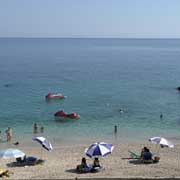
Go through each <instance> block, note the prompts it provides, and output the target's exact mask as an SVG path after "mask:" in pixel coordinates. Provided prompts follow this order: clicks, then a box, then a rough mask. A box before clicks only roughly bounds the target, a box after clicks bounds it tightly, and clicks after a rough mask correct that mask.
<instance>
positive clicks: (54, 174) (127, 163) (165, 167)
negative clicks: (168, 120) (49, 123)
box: [0, 143, 180, 179]
mask: <svg viewBox="0 0 180 180" xmlns="http://www.w3.org/2000/svg"><path fill="white" fill-rule="evenodd" d="M88 146H89V144H77V145H69V144H64V145H60V144H59V145H58V144H56V145H55V146H54V149H53V151H52V152H48V151H46V150H44V149H43V150H42V151H41V148H40V146H33V147H27V146H26V147H23V146H22V145H19V146H18V149H21V150H23V151H24V152H25V153H26V154H27V156H36V157H41V158H42V159H44V160H46V161H45V164H43V165H36V166H25V167H8V166H7V164H8V163H11V162H13V161H15V159H0V164H1V168H5V169H8V170H9V171H11V172H13V174H12V175H11V176H10V178H11V179H73V178H76V177H77V178H105V177H106V178H140V177H143V178H146V177H150V178H151V177H152V178H158V177H162V178H175V177H176V178H177V177H180V154H179V152H180V145H176V146H175V148H171V149H170V148H163V149H161V150H160V161H159V163H156V164H142V163H139V161H138V160H135V159H129V157H130V155H129V153H128V149H130V150H133V151H136V152H139V151H140V150H141V148H142V147H143V146H147V144H140V143H131V144H127V143H123V144H114V150H113V153H112V154H110V155H108V156H107V157H105V158H100V163H101V165H102V166H103V167H104V168H105V169H104V170H102V171H101V172H98V173H86V174H78V173H76V171H75V168H76V165H77V164H79V163H80V162H81V158H82V157H83V156H84V149H85V148H87V147H88ZM148 147H149V148H151V150H152V151H153V150H155V145H153V144H152V145H151V144H148ZM92 162H93V160H92V159H90V158H87V163H88V164H92Z"/></svg>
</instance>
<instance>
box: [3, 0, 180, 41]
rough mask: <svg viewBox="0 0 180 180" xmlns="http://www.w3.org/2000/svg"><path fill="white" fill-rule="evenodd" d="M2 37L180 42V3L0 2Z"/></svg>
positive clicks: (163, 0) (171, 0) (114, 0)
mask: <svg viewBox="0 0 180 180" xmlns="http://www.w3.org/2000/svg"><path fill="white" fill-rule="evenodd" d="M0 37H63V38H66V37H89V38H91V37H101V38H105V37H107V38H111V37H112V38H116V37H117V38H180V0H0Z"/></svg>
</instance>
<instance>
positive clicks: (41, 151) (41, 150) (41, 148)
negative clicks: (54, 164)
mask: <svg viewBox="0 0 180 180" xmlns="http://www.w3.org/2000/svg"><path fill="white" fill-rule="evenodd" d="M42 151H43V150H42V148H41V155H40V159H42V153H43V152H42Z"/></svg>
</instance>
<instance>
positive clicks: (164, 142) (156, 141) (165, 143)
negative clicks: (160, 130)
mask: <svg viewBox="0 0 180 180" xmlns="http://www.w3.org/2000/svg"><path fill="white" fill-rule="evenodd" d="M149 141H150V142H152V143H154V144H159V145H160V147H162V148H163V147H169V148H174V144H173V143H172V142H170V141H169V140H167V139H166V138H164V137H152V138H150V139H149Z"/></svg>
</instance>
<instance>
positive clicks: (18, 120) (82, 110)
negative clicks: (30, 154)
mask: <svg viewBox="0 0 180 180" xmlns="http://www.w3.org/2000/svg"><path fill="white" fill-rule="evenodd" d="M178 86H180V40H178V39H26V38H24V39H23V38H22V39H21V38H20V39H19V38H14V39H13V38H12V39H11V38H7V39H6V38H2V39H0V95H1V101H0V130H1V131H2V137H3V138H5V133H4V131H5V129H6V128H7V127H8V126H10V127H12V129H13V136H14V140H15V139H16V140H17V139H18V140H23V139H30V140H31V138H32V125H33V123H34V122H36V123H37V124H38V125H39V126H44V129H45V132H44V135H43V136H46V137H49V138H51V139H52V138H53V139H59V140H62V141H63V140H67V139H76V140H78V139H89V140H91V139H92V140H95V139H98V140H106V139H112V138H114V126H115V125H117V127H118V131H117V135H116V136H117V137H116V138H117V139H118V140H121V139H127V140H133V139H142V140H143V139H148V138H149V137H152V136H160V135H161V136H165V137H168V138H169V139H171V140H179V139H180V92H178V91H177V90H176V87H178ZM48 92H55V93H63V94H64V95H66V96H67V98H66V99H64V100H59V101H58V100H56V101H51V102H46V101H45V95H46V94H47V93H48ZM61 109H63V110H64V111H65V112H67V113H71V112H77V113H78V114H80V115H81V118H80V119H78V120H72V121H67V122H58V121H55V120H54V116H53V114H54V113H55V112H56V111H58V110H61ZM120 109H122V110H123V111H124V112H123V113H120V111H119V110H120ZM161 113H162V114H163V118H160V114H161ZM39 135H42V134H39Z"/></svg>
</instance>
